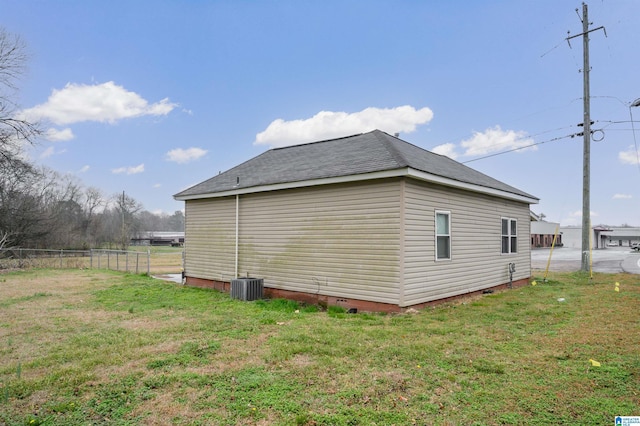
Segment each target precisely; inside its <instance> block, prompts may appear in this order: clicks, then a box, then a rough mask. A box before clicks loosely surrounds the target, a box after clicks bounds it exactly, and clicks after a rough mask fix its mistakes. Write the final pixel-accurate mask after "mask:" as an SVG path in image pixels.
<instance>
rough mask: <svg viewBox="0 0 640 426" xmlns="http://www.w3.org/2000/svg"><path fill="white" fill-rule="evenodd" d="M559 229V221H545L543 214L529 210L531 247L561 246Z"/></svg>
mask: <svg viewBox="0 0 640 426" xmlns="http://www.w3.org/2000/svg"><path fill="white" fill-rule="evenodd" d="M559 229H560V224H559V223H556V222H547V221H546V220H544V215H537V214H535V213H534V212H531V248H548V247H551V246H552V245H553V246H554V247H562V246H563V242H562V232H560V231H559ZM554 238H555V244H554Z"/></svg>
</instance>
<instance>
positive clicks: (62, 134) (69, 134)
mask: <svg viewBox="0 0 640 426" xmlns="http://www.w3.org/2000/svg"><path fill="white" fill-rule="evenodd" d="M44 137H45V139H47V140H49V141H51V142H61V141H69V140H71V139H73V138H74V137H75V135H74V134H73V131H71V129H70V128H68V127H67V128H66V129H62V130H58V129H54V128H53V127H52V128H50V129H48V130H47V131H46V132H45V134H44Z"/></svg>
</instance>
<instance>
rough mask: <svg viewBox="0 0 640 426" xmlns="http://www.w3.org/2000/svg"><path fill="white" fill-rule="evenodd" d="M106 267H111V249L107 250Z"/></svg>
mask: <svg viewBox="0 0 640 426" xmlns="http://www.w3.org/2000/svg"><path fill="white" fill-rule="evenodd" d="M107 269H109V270H110V269H111V250H107Z"/></svg>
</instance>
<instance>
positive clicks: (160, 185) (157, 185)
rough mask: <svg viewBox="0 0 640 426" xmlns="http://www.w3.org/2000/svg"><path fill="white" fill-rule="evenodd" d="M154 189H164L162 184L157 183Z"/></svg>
mask: <svg viewBox="0 0 640 426" xmlns="http://www.w3.org/2000/svg"><path fill="white" fill-rule="evenodd" d="M153 187H154V188H161V187H162V184H161V183H156V184H154V185H153Z"/></svg>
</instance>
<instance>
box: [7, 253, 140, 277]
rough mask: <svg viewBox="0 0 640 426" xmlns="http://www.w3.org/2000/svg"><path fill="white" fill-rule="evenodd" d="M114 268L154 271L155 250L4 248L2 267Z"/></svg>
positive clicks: (123, 270)
mask: <svg viewBox="0 0 640 426" xmlns="http://www.w3.org/2000/svg"><path fill="white" fill-rule="evenodd" d="M24 268H61V269H82V268H92V269H110V270H114V271H122V272H130V273H135V274H141V273H146V274H147V275H149V274H150V268H151V252H150V251H148V250H147V251H146V252H139V251H125V250H103V249H92V250H45V249H24V248H3V249H0V269H24Z"/></svg>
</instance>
